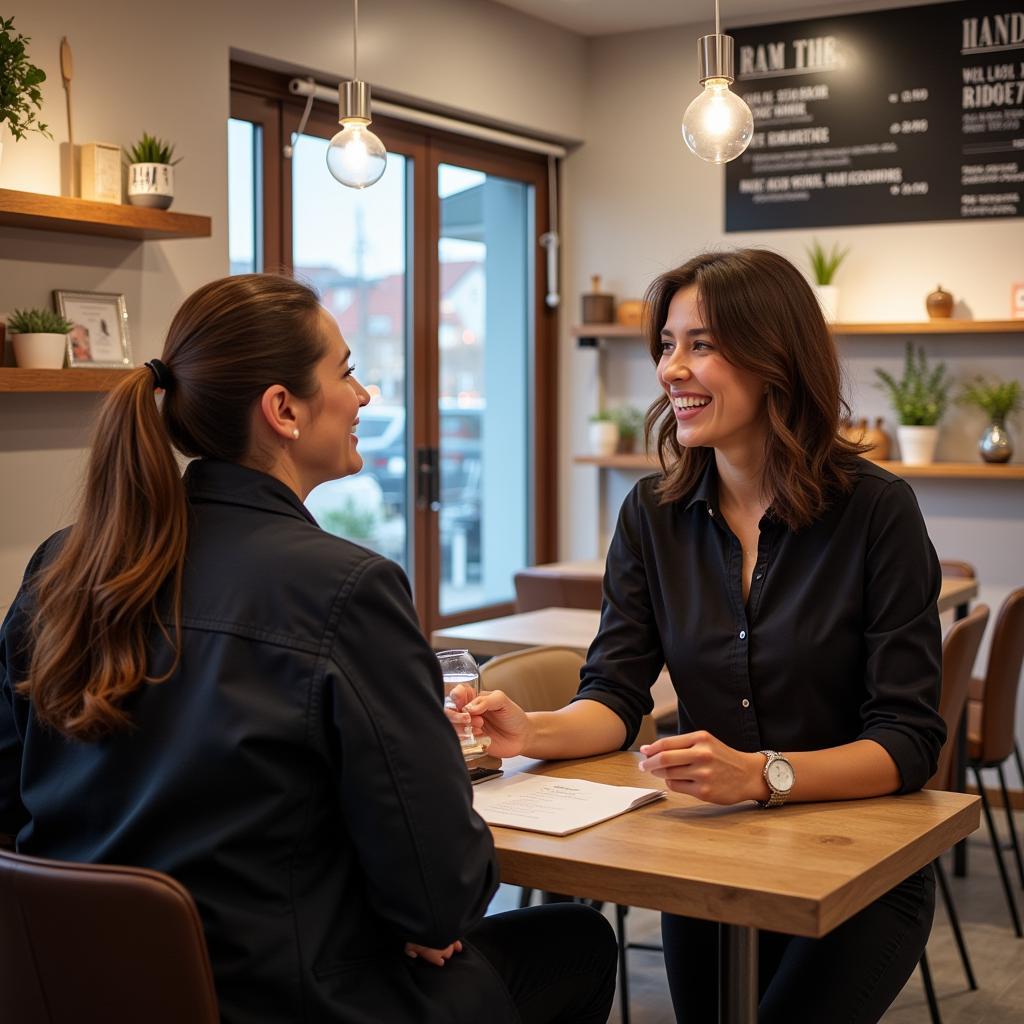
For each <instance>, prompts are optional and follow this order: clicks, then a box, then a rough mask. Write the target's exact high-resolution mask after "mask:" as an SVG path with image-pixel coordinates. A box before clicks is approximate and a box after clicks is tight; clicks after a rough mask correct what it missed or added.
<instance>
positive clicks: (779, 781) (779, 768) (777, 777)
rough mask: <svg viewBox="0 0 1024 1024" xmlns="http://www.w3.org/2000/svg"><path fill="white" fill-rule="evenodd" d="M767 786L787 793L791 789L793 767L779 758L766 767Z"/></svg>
mask: <svg viewBox="0 0 1024 1024" xmlns="http://www.w3.org/2000/svg"><path fill="white" fill-rule="evenodd" d="M768 784H769V785H770V786H771V787H772V789H776V790H778V791H779V792H782V793H788V792H789V791H790V790H791V789H792V788H793V766H792V765H791V764H790V763H789V762H788V761H784V760H782V759H781V758H777V759H776V760H774V761H772V763H771V764H770V765H769V766H768Z"/></svg>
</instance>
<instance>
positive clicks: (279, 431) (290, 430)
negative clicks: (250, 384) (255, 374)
mask: <svg viewBox="0 0 1024 1024" xmlns="http://www.w3.org/2000/svg"><path fill="white" fill-rule="evenodd" d="M259 410H260V416H261V418H262V419H263V421H264V423H266V425H267V427H269V428H270V431H271V433H273V434H274V435H275V436H277V437H279V438H281V440H284V441H292V440H295V439H297V438H298V436H299V424H298V409H297V407H296V403H295V399H294V398H293V397H292V395H291V392H289V391H288V389H287V388H285V387H282V386H281V385H280V384H272V385H271V386H270V387H269V388H267V390H266V391H264V392H263V394H262V396H261V397H260V404H259Z"/></svg>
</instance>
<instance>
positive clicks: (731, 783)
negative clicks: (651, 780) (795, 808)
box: [640, 730, 770, 804]
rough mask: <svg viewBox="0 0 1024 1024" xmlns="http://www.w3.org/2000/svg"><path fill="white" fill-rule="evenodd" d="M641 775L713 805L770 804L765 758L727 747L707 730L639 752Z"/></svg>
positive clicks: (654, 745)
mask: <svg viewBox="0 0 1024 1024" xmlns="http://www.w3.org/2000/svg"><path fill="white" fill-rule="evenodd" d="M640 753H641V754H643V755H644V757H645V759H646V760H643V761H641V762H640V771H642V772H648V773H649V774H651V775H653V776H654V777H655V778H658V779H664V780H665V785H666V786H667V787H668V788H669V789H671V790H672V792H673V793H687V794H689V795H690V796H695V797H697V799H698V800H705V801H707V802H708V803H711V804H736V803H739V802H740V801H741V800H767V799H768V797H769V795H770V794H769V791H768V784H767V783H766V782H765V781H764V776H763V775H762V772H763V771H764V755H763V754H748V753H744V752H743V751H740V750H734V749H733V748H732V747H728V746H726V745H725V744H724V743H722V742H721V740H717V739H715V737H714V736H712V735H711V733H709V732H705V731H704V730H699V731H698V732H688V733H685V734H684V735H682V736H666V737H665V738H664V739H660V740H657V741H656V742H654V743H648V744H646V745H645V746H642V747H641V748H640Z"/></svg>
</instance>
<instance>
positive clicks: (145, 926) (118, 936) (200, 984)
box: [0, 850, 220, 1024]
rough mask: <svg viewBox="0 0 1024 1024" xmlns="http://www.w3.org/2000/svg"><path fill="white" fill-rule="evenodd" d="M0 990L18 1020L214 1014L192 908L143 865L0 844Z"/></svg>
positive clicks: (205, 1023) (209, 1021) (179, 1018)
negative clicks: (26, 852) (24, 851)
mask: <svg viewBox="0 0 1024 1024" xmlns="http://www.w3.org/2000/svg"><path fill="white" fill-rule="evenodd" d="M0 950H3V955H2V956H0V993H3V995H2V997H0V1000H2V1003H3V1013H2V1015H0V1016H2V1017H3V1019H4V1020H9V1021H11V1022H12V1024H13V1022H15V1021H17V1022H18V1024H83V1022H85V1021H102V1022H103V1024H139V1022H141V1021H145V1022H146V1024H182V1022H183V1021H188V1022H189V1024H217V1021H219V1020H220V1014H219V1011H218V1009H217V996H216V992H215V990H214V985H213V974H212V972H211V970H210V961H209V957H208V955H207V951H206V939H205V938H204V936H203V929H202V925H201V923H200V920H199V914H198V913H197V912H196V907H195V903H194V902H193V900H192V897H191V896H190V895H189V893H188V892H187V891H186V890H185V889H184V888H183V887H182V886H181V885H179V884H178V882H176V881H175V880H174V879H173V878H169V877H168V876H167V875H163V874H160V873H159V872H157V871H149V870H146V869H145V868H132V867H112V866H109V865H105V864H69V863H65V862H63V861H54V860H43V859H41V858H38V857H26V856H23V855H21V854H16V853H10V852H7V851H3V850H0Z"/></svg>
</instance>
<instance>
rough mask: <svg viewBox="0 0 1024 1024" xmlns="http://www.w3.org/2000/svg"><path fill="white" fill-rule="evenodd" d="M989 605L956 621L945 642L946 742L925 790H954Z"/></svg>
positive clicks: (941, 710) (941, 709) (942, 711)
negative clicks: (958, 743)
mask: <svg viewBox="0 0 1024 1024" xmlns="http://www.w3.org/2000/svg"><path fill="white" fill-rule="evenodd" d="M988 614H989V612H988V605H985V604H979V605H978V606H977V607H976V608H975V609H974V610H973V611H972V612H971V613H970V615H968V616H967V617H966V618H963V619H959V620H958V621H957V622H954V623H953V625H952V626H950V628H949V632H947V633H946V637H945V639H944V640H943V641H942V694H941V696H940V697H939V714H940V715H942V720H943V721H944V722H945V723H946V742H945V744H944V745H943V747H942V751H941V752H940V753H939V766H938V768H937V769H936V771H935V774H934V775H933V776H932V777H931V779H929V780H928V783H927V785H926V787H925V788H926V789H946V790H948V789H952V788H953V754H954V752H955V750H956V741H957V731H958V729H959V728H960V719H961V717H962V716H963V713H964V709H965V707H966V706H967V687H968V686H969V685H970V682H971V669H972V668H973V667H974V659H975V658H977V656H978V648H979V647H980V646H981V638H982V637H983V636H984V635H985V627H986V626H987V625H988Z"/></svg>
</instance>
